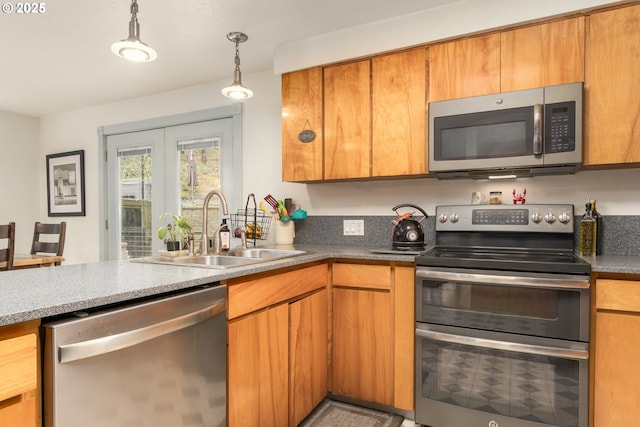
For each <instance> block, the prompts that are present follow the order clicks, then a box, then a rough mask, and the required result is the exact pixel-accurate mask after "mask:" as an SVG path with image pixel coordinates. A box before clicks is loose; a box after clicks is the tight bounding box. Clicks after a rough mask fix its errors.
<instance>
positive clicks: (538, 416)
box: [415, 205, 591, 427]
mask: <svg viewBox="0 0 640 427" xmlns="http://www.w3.org/2000/svg"><path fill="white" fill-rule="evenodd" d="M590 271H591V266H590V264H589V263H588V262H586V261H584V260H582V259H581V258H579V257H577V256H575V255H574V209H573V205H470V206H468V205H464V206H439V207H437V208H436V245H435V247H434V249H432V250H431V251H429V252H427V253H425V254H423V255H420V256H417V257H416V338H415V351H416V413H415V418H416V422H417V423H420V424H422V425H426V426H430V427H459V426H465V427H473V426H478V427H486V426H488V427H501V426H502V427H543V426H544V427H548V426H558V427H586V426H587V425H588V375H589V369H588V366H589V290H590Z"/></svg>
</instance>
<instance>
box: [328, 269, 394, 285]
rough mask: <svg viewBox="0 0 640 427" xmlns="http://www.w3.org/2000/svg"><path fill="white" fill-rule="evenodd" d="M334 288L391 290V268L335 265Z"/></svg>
mask: <svg viewBox="0 0 640 427" xmlns="http://www.w3.org/2000/svg"><path fill="white" fill-rule="evenodd" d="M333 286H349V287H354V288H366V289H391V266H388V265H366V264H333Z"/></svg>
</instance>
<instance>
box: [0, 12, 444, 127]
mask: <svg viewBox="0 0 640 427" xmlns="http://www.w3.org/2000/svg"><path fill="white" fill-rule="evenodd" d="M448 1H450V0H399V1H388V0H320V1H319V0H231V1H229V0H227V1H221V0H189V1H184V0H156V1H150V0H138V6H139V12H138V21H139V22H140V36H141V39H142V40H143V41H144V42H145V43H147V44H148V45H150V46H151V47H153V48H154V49H155V50H156V51H157V52H158V59H156V60H155V61H153V62H150V63H141V64H140V63H130V62H127V61H125V60H123V59H121V58H119V57H117V56H115V55H114V54H113V53H111V50H110V46H111V43H113V42H115V41H118V40H121V39H124V38H126V37H127V35H128V23H129V19H130V12H129V8H130V5H131V3H130V0H98V1H86V0H55V1H50V2H44V6H45V8H46V10H45V12H44V13H41V14H18V13H15V10H14V12H13V13H3V14H2V25H1V26H0V52H2V56H3V61H2V65H1V66H0V110H5V111H11V112H15V113H20V114H26V115H30V116H36V117H39V116H44V115H48V114H54V113H58V112H63V111H70V110H76V109H81V108H85V107H91V106H95V105H101V104H106V103H110V102H114V101H118V100H123V99H129V98H136V97H140V96H145V95H149V94H154V93H159V92H165V91H170V90H174V89H179V88H183V87H187V86H193V85H198V84H204V83H208V82H212V81H220V80H224V79H228V80H229V83H231V80H232V74H233V66H234V65H233V57H234V53H235V47H234V44H233V43H232V42H230V41H229V40H227V38H226V34H227V33H228V32H230V31H241V32H244V33H246V34H247V35H248V36H249V40H248V41H247V42H246V43H243V44H241V45H240V58H241V61H242V62H241V70H242V72H243V74H245V75H246V74H247V73H252V72H259V71H265V70H271V69H272V66H273V53H274V50H275V48H276V47H277V46H278V45H280V44H283V43H286V42H291V41H294V40H299V39H305V38H308V37H313V36H316V35H319V34H325V33H330V32H333V31H337V30H341V29H344V28H349V27H354V26H358V25H362V24H367V23H371V22H375V21H380V20H384V19H388V18H392V17H397V16H400V15H405V14H410V13H413V12H417V11H421V10H424V9H428V8H431V7H437V6H440V5H443V4H445V3H447V2H448ZM5 4H6V3H5ZM11 4H13V5H17V2H14V3H11ZM245 82H246V79H245Z"/></svg>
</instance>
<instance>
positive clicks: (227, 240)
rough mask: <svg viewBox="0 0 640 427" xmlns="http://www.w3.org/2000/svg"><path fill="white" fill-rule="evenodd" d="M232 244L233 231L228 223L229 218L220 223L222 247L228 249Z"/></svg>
mask: <svg viewBox="0 0 640 427" xmlns="http://www.w3.org/2000/svg"><path fill="white" fill-rule="evenodd" d="M230 246H231V231H230V230H229V226H228V225H227V219H226V218H224V219H223V220H222V224H220V249H222V250H223V251H228V250H229V248H230Z"/></svg>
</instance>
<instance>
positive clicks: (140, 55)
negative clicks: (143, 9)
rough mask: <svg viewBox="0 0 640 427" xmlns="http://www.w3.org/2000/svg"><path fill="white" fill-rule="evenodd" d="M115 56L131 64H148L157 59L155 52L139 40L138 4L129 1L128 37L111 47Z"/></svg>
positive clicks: (135, 0) (134, 1) (133, 0)
mask: <svg viewBox="0 0 640 427" xmlns="http://www.w3.org/2000/svg"><path fill="white" fill-rule="evenodd" d="M111 51H112V52H113V53H115V54H116V55H118V56H120V57H122V58H124V59H126V60H128V61H133V62H150V61H153V60H154V59H156V58H157V57H158V54H157V53H156V51H155V50H153V49H152V48H151V47H149V46H148V45H147V44H145V43H144V42H143V41H142V40H140V24H139V23H138V2H137V0H132V1H131V21H129V37H127V38H126V39H124V40H120V41H119V42H115V43H114V44H112V45H111Z"/></svg>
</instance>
